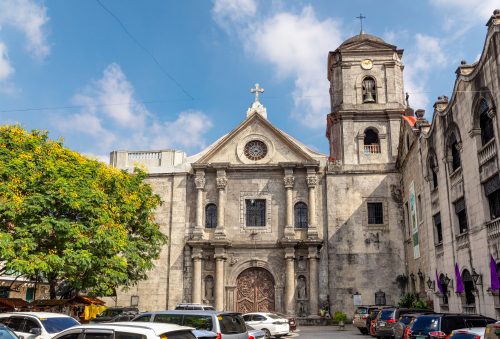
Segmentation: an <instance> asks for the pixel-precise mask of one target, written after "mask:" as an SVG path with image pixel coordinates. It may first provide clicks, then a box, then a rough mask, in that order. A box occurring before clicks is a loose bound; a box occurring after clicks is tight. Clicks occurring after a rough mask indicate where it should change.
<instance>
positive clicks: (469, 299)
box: [462, 269, 476, 305]
mask: <svg viewBox="0 0 500 339" xmlns="http://www.w3.org/2000/svg"><path fill="white" fill-rule="evenodd" d="M462 281H463V283H464V292H465V300H464V301H465V304H466V305H474V304H475V303H476V298H475V297H474V290H475V287H474V281H473V280H472V276H471V274H470V272H469V270H467V269H465V270H463V272H462Z"/></svg>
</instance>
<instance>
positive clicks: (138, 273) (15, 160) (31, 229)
mask: <svg viewBox="0 0 500 339" xmlns="http://www.w3.org/2000/svg"><path fill="white" fill-rule="evenodd" d="M145 178H146V174H145V173H144V172H143V171H141V170H138V169H137V170H135V171H134V173H133V174H128V173H126V172H125V171H120V170H118V169H115V168H111V167H109V166H106V165H105V164H103V163H100V162H98V161H95V160H91V159H88V158H86V157H84V156H82V155H80V154H78V153H76V152H73V151H71V150H69V149H67V148H65V147H63V144H62V141H54V140H50V139H49V138H48V133H47V132H46V131H37V130H35V131H32V132H28V131H25V130H24V129H22V128H21V127H19V126H0V260H1V261H2V263H3V268H2V272H16V274H18V275H19V276H27V277H37V278H41V279H43V280H45V281H47V282H48V283H49V285H50V297H51V298H52V299H54V298H56V294H57V293H56V292H57V291H58V290H59V291H61V290H64V292H65V294H66V295H65V296H66V297H68V296H69V295H71V294H75V293H77V292H80V291H85V292H87V293H89V294H94V295H109V294H111V293H112V292H113V291H114V289H115V288H116V287H125V288H126V287H128V286H131V285H133V284H135V283H137V282H138V281H139V280H142V279H144V278H146V273H147V271H148V270H150V269H151V268H152V267H153V265H154V263H153V260H154V259H156V258H158V256H159V253H160V250H161V247H162V245H163V244H164V243H165V242H166V237H165V235H163V234H162V233H161V232H160V230H159V226H158V225H157V224H156V223H155V221H154V219H153V211H154V209H155V208H156V207H157V206H158V205H159V204H160V199H159V197H158V196H157V195H155V194H153V192H152V189H151V187H150V186H149V185H147V184H145V183H144V181H143V180H144V179H145ZM62 287H64V288H62Z"/></svg>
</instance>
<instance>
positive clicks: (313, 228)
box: [306, 168, 318, 239]
mask: <svg viewBox="0 0 500 339" xmlns="http://www.w3.org/2000/svg"><path fill="white" fill-rule="evenodd" d="M306 180H307V187H308V188H309V225H308V228H307V238H308V239H317V238H318V226H317V222H316V186H317V185H318V176H317V175H316V169H314V168H308V169H307V178H306Z"/></svg>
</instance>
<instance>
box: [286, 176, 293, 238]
mask: <svg viewBox="0 0 500 339" xmlns="http://www.w3.org/2000/svg"><path fill="white" fill-rule="evenodd" d="M283 183H284V185H285V190H286V224H285V238H293V237H294V236H295V232H294V227H293V186H294V184H295V178H294V176H293V169H292V168H285V176H284V177H283Z"/></svg>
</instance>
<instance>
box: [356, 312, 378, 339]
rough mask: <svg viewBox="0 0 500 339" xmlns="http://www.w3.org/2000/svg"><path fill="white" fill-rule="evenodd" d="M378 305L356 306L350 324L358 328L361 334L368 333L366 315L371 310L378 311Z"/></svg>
mask: <svg viewBox="0 0 500 339" xmlns="http://www.w3.org/2000/svg"><path fill="white" fill-rule="evenodd" d="M378 309H379V307H378V306H358V307H357V308H356V310H355V311H354V316H353V317H352V324H353V325H354V326H355V327H357V328H358V330H359V331H360V332H361V333H363V334H368V331H369V328H370V326H369V323H368V322H367V319H368V316H369V315H370V312H371V311H376V310H377V311H378Z"/></svg>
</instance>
